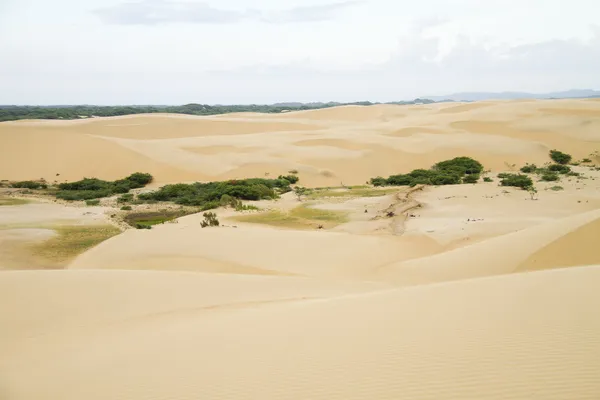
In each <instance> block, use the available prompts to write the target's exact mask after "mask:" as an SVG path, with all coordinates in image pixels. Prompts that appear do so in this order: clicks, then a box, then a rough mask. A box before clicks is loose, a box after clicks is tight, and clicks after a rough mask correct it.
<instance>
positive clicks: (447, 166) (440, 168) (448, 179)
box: [370, 157, 483, 186]
mask: <svg viewBox="0 0 600 400" xmlns="http://www.w3.org/2000/svg"><path fill="white" fill-rule="evenodd" d="M482 171H483V165H481V163H480V162H478V161H476V160H473V159H472V158H469V157H456V158H453V159H452V160H446V161H441V162H439V163H437V164H435V165H434V166H433V167H431V168H430V169H415V170H413V171H412V172H409V173H408V174H399V175H391V176H390V177H388V178H387V179H386V178H382V177H380V176H378V177H376V178H372V179H371V180H370V183H371V184H372V185H374V186H416V185H456V184H459V183H461V182H465V183H475V182H477V181H478V180H479V174H480V173H481V172H482ZM465 179H466V181H465Z"/></svg>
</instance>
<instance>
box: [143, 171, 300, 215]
mask: <svg viewBox="0 0 600 400" xmlns="http://www.w3.org/2000/svg"><path fill="white" fill-rule="evenodd" d="M291 190H292V188H291V187H290V181H288V180H287V179H262V178H252V179H241V180H230V181H223V182H208V183H199V182H198V183H192V184H183V183H179V184H174V185H166V186H163V187H161V188H160V189H158V190H156V191H154V192H150V193H143V194H140V195H139V196H138V199H139V200H142V201H152V200H154V201H172V202H175V203H177V204H182V205H190V206H200V207H204V206H205V205H206V204H208V206H209V207H211V208H217V207H219V206H221V205H223V203H222V199H223V197H224V196H225V195H226V196H227V197H225V198H224V200H223V202H224V204H225V205H227V204H231V198H235V199H239V200H264V199H275V198H277V197H278V196H279V194H281V193H287V192H289V191H291Z"/></svg>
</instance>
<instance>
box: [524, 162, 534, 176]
mask: <svg viewBox="0 0 600 400" xmlns="http://www.w3.org/2000/svg"><path fill="white" fill-rule="evenodd" d="M536 170H537V166H536V165H535V164H525V166H524V167H522V168H521V172H522V173H524V174H532V173H534V172H535V171H536Z"/></svg>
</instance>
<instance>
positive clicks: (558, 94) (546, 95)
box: [427, 89, 600, 101]
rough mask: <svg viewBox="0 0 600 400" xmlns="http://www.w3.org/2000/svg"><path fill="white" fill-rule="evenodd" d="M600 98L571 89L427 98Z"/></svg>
mask: <svg viewBox="0 0 600 400" xmlns="http://www.w3.org/2000/svg"><path fill="white" fill-rule="evenodd" d="M589 97H600V91H597V90H591V89H572V90H567V91H564V92H553V93H527V92H463V93H454V94H448V95H445V96H427V98H428V99H431V100H434V101H443V100H453V101H481V100H518V99H574V98H589Z"/></svg>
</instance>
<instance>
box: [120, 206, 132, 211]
mask: <svg viewBox="0 0 600 400" xmlns="http://www.w3.org/2000/svg"><path fill="white" fill-rule="evenodd" d="M121 210H123V211H131V210H132V208H131V206H123V207H121Z"/></svg>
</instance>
